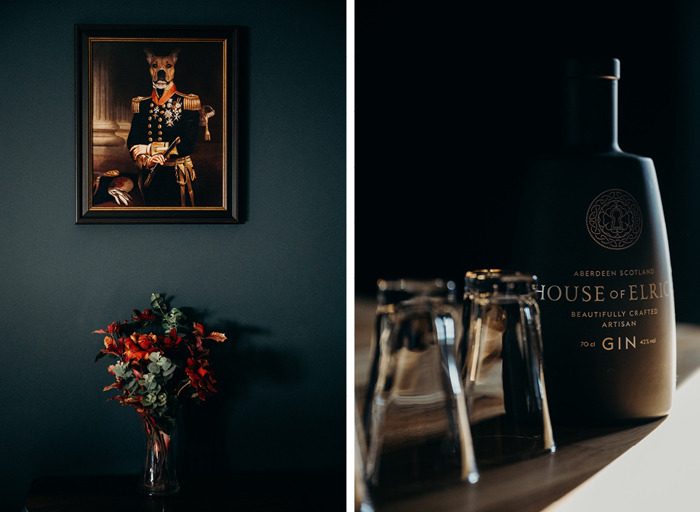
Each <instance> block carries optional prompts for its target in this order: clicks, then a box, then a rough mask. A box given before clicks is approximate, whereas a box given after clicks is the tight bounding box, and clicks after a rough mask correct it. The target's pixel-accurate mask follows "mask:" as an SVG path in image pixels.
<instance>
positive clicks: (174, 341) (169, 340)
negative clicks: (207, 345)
mask: <svg viewBox="0 0 700 512" xmlns="http://www.w3.org/2000/svg"><path fill="white" fill-rule="evenodd" d="M181 341H182V338H180V336H178V335H177V332H176V331H175V329H171V330H170V335H168V336H166V337H164V338H163V344H164V345H165V347H166V348H173V347H177V346H178V345H179V344H180V342H181Z"/></svg>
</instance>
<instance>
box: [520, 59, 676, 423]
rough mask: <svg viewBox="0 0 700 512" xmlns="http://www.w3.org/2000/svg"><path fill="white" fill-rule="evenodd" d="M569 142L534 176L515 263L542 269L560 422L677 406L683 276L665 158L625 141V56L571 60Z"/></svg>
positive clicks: (618, 419)
mask: <svg viewBox="0 0 700 512" xmlns="http://www.w3.org/2000/svg"><path fill="white" fill-rule="evenodd" d="M565 75H566V78H565V80H566V107H567V111H566V127H565V130H566V143H565V145H564V147H563V148H562V149H561V151H559V152H557V153H556V154H552V155H549V156H546V157H544V158H542V159H541V160H539V161H538V162H537V163H536V165H535V166H534V167H533V168H532V169H531V170H530V172H529V174H528V176H527V178H526V186H525V190H524V193H523V202H522V203H523V204H522V209H521V212H520V214H519V217H518V220H519V227H518V230H517V233H518V235H517V237H516V244H515V255H514V262H513V263H514V267H515V268H516V269H517V270H521V271H526V272H532V273H534V274H536V275H537V276H538V278H539V282H540V286H539V288H538V292H539V293H538V296H539V305H540V310H541V319H542V337H543V355H544V376H545V381H546V385H547V394H548V398H549V404H550V410H551V414H552V420H553V422H554V423H555V424H556V423H559V424H562V423H565V424H576V425H582V424H616V423H627V422H634V421H641V420H647V419H651V418H656V417H660V416H664V415H666V414H668V412H669V409H670V407H671V402H672V397H673V392H674V388H675V377H676V338H675V313H674V303H673V284H672V279H671V265H670V257H669V251H668V241H667V235H666V225H665V220H664V215H663V209H662V204H661V197H660V194H659V187H658V182H657V178H656V171H655V169H654V164H653V162H652V161H651V160H650V159H649V158H644V157H640V156H636V155H631V154H628V153H625V152H623V151H622V150H620V148H619V146H618V142H617V89H618V79H619V78H620V62H619V61H618V60H617V59H610V58H593V59H576V60H571V61H568V62H567V64H566V70H565Z"/></svg>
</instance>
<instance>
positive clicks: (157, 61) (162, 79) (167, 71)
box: [143, 48, 180, 89]
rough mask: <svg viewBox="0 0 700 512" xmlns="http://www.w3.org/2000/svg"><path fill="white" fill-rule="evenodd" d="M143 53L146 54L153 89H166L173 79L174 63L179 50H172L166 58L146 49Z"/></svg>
mask: <svg viewBox="0 0 700 512" xmlns="http://www.w3.org/2000/svg"><path fill="white" fill-rule="evenodd" d="M143 51H144V52H145V53H146V60H147V61H148V65H149V69H150V71H151V80H152V81H153V87H154V88H156V89H166V88H167V87H169V86H170V84H171V83H172V81H173V79H174V78H175V63H176V62H177V56H178V54H179V53H180V49H179V48H178V49H176V50H173V51H172V52H171V53H170V55H168V56H167V57H159V56H157V55H155V54H154V53H153V52H152V51H151V50H149V49H148V48H144V49H143Z"/></svg>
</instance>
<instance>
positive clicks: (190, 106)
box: [177, 92, 202, 110]
mask: <svg viewBox="0 0 700 512" xmlns="http://www.w3.org/2000/svg"><path fill="white" fill-rule="evenodd" d="M177 94H178V95H180V96H182V106H183V108H184V109H185V110H199V109H200V108H202V104H201V102H200V101H199V96H197V95H196V94H182V93H181V92H178V93H177Z"/></svg>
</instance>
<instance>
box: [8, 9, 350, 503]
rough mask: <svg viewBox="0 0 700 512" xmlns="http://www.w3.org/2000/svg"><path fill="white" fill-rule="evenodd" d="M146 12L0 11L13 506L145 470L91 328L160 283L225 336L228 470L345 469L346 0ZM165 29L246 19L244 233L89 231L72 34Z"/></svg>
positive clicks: (216, 434)
mask: <svg viewBox="0 0 700 512" xmlns="http://www.w3.org/2000/svg"><path fill="white" fill-rule="evenodd" d="M148 5H150V4H148V3H143V2H135V1H131V0H125V1H121V2H116V3H115V2H106V1H101V0H98V1H95V0H85V1H79V0H74V1H65V2H48V1H32V0H29V1H23V2H17V3H15V4H12V5H10V6H7V5H3V7H0V19H2V27H3V29H2V31H0V48H2V51H1V52H0V69H1V70H2V72H1V73H0V112H2V114H1V115H2V117H1V118H0V119H1V121H0V141H2V144H1V146H0V147H2V165H0V178H1V182H2V186H1V187H0V191H2V192H1V193H2V195H1V197H0V268H2V273H1V274H0V291H1V292H2V293H1V295H0V296H1V298H0V320H1V321H0V365H1V366H0V390H1V391H0V432H1V435H0V471H1V472H2V473H1V475H0V509H1V510H18V509H19V507H20V504H21V502H22V499H23V496H24V494H25V493H26V491H27V489H28V487H29V484H30V482H31V480H32V479H33V478H35V477H38V476H41V475H48V474H76V473H80V474H84V473H90V474H94V473H128V472H137V471H139V468H140V458H141V453H142V450H143V447H142V439H141V437H140V435H139V430H138V424H137V422H136V414H135V412H134V411H133V410H130V409H127V408H122V407H120V406H119V405H117V404H116V403H108V402H106V399H107V398H108V396H110V395H109V394H107V393H102V391H101V390H102V388H103V387H104V386H105V385H107V384H109V383H110V382H111V380H110V375H109V374H108V373H107V372H106V368H105V367H106V364H107V363H105V362H104V360H103V361H101V362H99V363H97V364H95V363H93V360H94V356H95V354H96V353H97V351H99V350H100V348H101V343H102V340H101V336H99V335H94V334H91V332H92V331H93V330H95V329H99V328H103V327H104V326H106V325H107V324H108V323H110V322H112V321H114V320H118V319H122V318H126V317H127V316H128V315H129V314H130V312H131V310H132V309H134V308H141V309H143V308H146V307H148V300H149V297H150V294H151V293H152V292H160V293H165V294H168V295H169V296H171V297H172V298H173V300H172V305H174V306H182V307H191V308H195V309H197V310H198V311H199V312H200V314H201V315H202V317H203V319H204V320H205V322H206V324H208V325H210V326H211V327H212V328H214V327H217V328H219V329H221V330H226V331H227V334H229V337H230V340H229V345H228V347H227V350H226V351H223V353H220V354H219V360H220V361H221V368H222V371H221V372H220V374H219V375H218V378H219V380H220V382H221V386H222V388H223V391H225V394H224V395H222V396H220V397H218V402H215V403H214V405H213V406H212V408H211V409H210V412H209V416H211V418H209V419H210V420H211V421H212V422H213V423H212V428H211V430H210V431H209V434H207V440H200V441H201V442H205V441H208V440H209V438H213V439H212V440H213V441H215V442H218V443H221V444H220V445H219V446H221V447H222V450H221V453H220V455H221V456H220V457H219V458H218V460H217V461H214V462H213V464H214V465H218V466H220V467H223V468H231V469H245V468H251V469H269V468H333V467H339V468H344V466H345V441H344V439H345V435H344V431H345V382H346V381H345V353H346V351H345V335H346V326H345V259H346V254H345V251H346V247H345V240H346V238H345V236H346V235H345V233H346V231H345V228H346V226H345V224H346V218H345V198H346V189H345V187H346V177H345V176H346V174H345V162H346V157H345V126H346V116H345V112H346V111H345V65H346V59H345V57H346V52H345V31H344V29H345V17H344V14H345V3H344V2H343V1H338V0H332V1H329V0H318V1H315V0H259V1H255V2H251V1H245V0H232V1H228V2H224V1H202V2H191V1H180V0H171V1H170V2H168V7H167V8H163V9H159V11H158V14H157V15H156V14H155V13H154V12H152V11H151V10H150V9H149V7H148ZM150 23H159V24H205V25H206V24H230V25H241V26H243V27H245V28H246V34H247V46H248V48H249V55H248V62H249V65H248V73H247V76H245V77H244V78H245V79H246V80H247V83H248V91H249V94H248V97H243V98H242V101H244V102H247V103H248V115H247V125H245V126H244V127H243V128H244V130H245V131H244V133H245V134H246V137H245V139H244V140H242V141H241V151H242V152H244V157H243V160H242V161H243V162H244V164H245V165H244V168H243V173H244V176H245V180H244V183H245V184H246V186H245V189H244V190H242V196H243V198H244V199H245V201H244V205H245V218H246V222H245V223H244V224H241V225H223V226H221V225H219V226H217V225H165V226H158V225H137V226H128V225H75V224H74V221H75V213H74V212H75V200H76V197H75V166H76V156H75V122H74V119H75V107H76V103H75V99H74V91H75V83H74V56H73V55H74V53H73V51H74V41H73V27H74V25H75V24H150ZM212 364H214V363H213V362H212ZM205 431H206V429H205Z"/></svg>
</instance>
